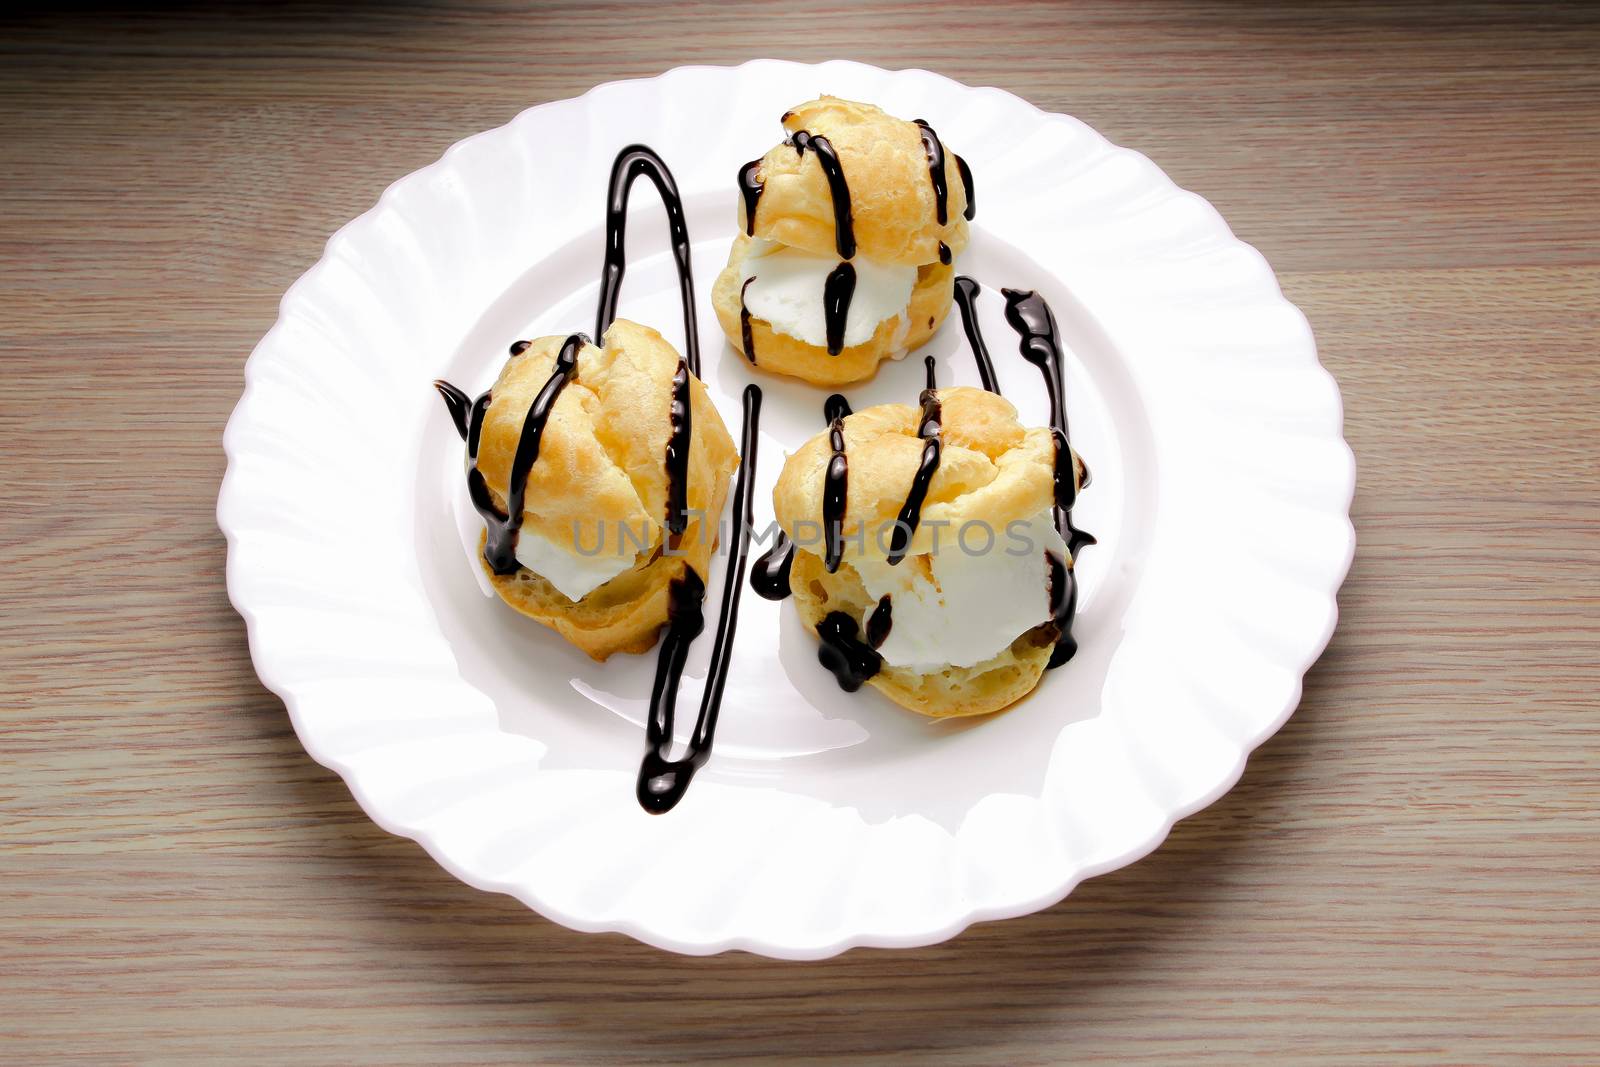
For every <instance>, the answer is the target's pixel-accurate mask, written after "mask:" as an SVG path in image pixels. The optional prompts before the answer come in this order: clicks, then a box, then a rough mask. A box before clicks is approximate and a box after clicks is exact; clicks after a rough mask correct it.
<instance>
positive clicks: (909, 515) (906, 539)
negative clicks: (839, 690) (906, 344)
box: [869, 356, 944, 647]
mask: <svg viewBox="0 0 1600 1067" xmlns="http://www.w3.org/2000/svg"><path fill="white" fill-rule="evenodd" d="M925 362H926V366H927V368H928V387H927V388H926V389H924V390H923V391H922V395H921V396H920V397H918V400H919V401H920V403H921V404H922V421H921V422H920V423H918V424H917V436H918V437H920V438H922V440H923V442H924V443H923V445H922V460H921V462H919V463H918V464H917V473H916V474H915V475H913V476H912V479H911V488H910V490H909V491H908V492H907V493H906V502H905V503H904V504H903V505H902V506H901V508H900V514H899V515H897V516H896V517H895V523H894V531H893V532H892V533H891V534H890V535H889V555H888V563H889V566H891V567H893V566H895V565H897V564H898V563H899V562H900V561H901V560H903V559H905V558H906V548H907V547H908V546H909V545H910V544H911V536H912V534H914V533H916V532H917V524H918V523H920V522H921V521H922V503H923V501H924V500H926V499H927V497H928V486H929V485H930V484H931V483H932V482H933V476H934V474H935V473H937V472H938V470H939V457H940V454H941V452H942V450H943V447H944V445H943V442H942V441H941V440H940V437H939V434H940V432H941V431H942V430H943V428H944V427H943V425H942V424H941V422H940V419H941V416H942V408H941V405H940V404H939V390H938V387H937V383H936V382H935V379H934V362H933V357H932V356H927V357H926V359H925ZM869 633H870V629H869ZM873 647H877V645H876V644H874V646H873Z"/></svg>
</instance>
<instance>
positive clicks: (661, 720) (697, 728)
mask: <svg viewBox="0 0 1600 1067" xmlns="http://www.w3.org/2000/svg"><path fill="white" fill-rule="evenodd" d="M760 424H761V387H760V386H757V385H747V386H745V388H744V428H743V432H742V434H741V440H740V444H739V454H740V456H741V459H740V461H739V476H738V478H737V479H736V480H735V482H734V488H733V521H734V523H735V524H736V526H735V529H736V530H737V536H736V541H735V545H734V552H733V558H732V559H730V560H729V561H728V571H727V575H726V578H725V580H724V582H723V588H722V608H721V611H720V612H719V613H718V615H717V636H716V638H715V640H714V641H713V642H712V645H711V666H710V667H709V668H708V669H707V671H706V684H705V692H704V695H703V696H702V697H701V700H700V716H699V718H697V719H696V720H695V724H694V733H693V734H692V735H691V736H690V738H689V747H688V749H687V751H685V752H684V754H683V755H682V756H681V757H679V758H678V759H671V758H669V754H670V752H671V749H672V722H673V717H674V714H675V712H676V709H677V702H678V682H679V681H680V679H682V677H683V665H684V661H685V660H686V659H687V658H688V655H689V645H690V644H691V643H692V642H693V641H694V639H695V638H696V637H698V636H699V634H700V631H701V630H703V629H704V628H705V613H704V611H703V607H702V602H703V601H704V599H705V592H706V589H705V582H704V581H703V580H702V579H701V578H700V575H699V574H698V573H696V571H695V569H694V568H693V567H691V566H689V565H688V564H685V565H684V568H683V575H682V577H680V578H676V579H674V580H673V581H672V582H671V583H670V584H669V586H668V592H669V599H668V609H667V633H666V636H665V637H664V638H663V639H662V641H661V652H660V655H659V657H658V658H657V660H656V678H655V684H654V686H652V688H651V691H650V718H649V721H648V723H647V724H646V727H645V740H646V747H645V753H644V759H643V760H642V761H640V764H639V778H638V783H637V785H636V787H635V794H636V795H637V796H638V798H639V806H640V807H642V808H644V810H645V811H647V812H649V813H650V814H652V815H660V814H662V813H664V812H668V811H671V810H672V809H673V808H674V807H675V806H677V803H678V801H680V800H682V799H683V795H684V793H685V792H686V791H687V790H688V788H689V782H690V781H691V780H692V779H693V778H694V775H695V772H696V771H698V770H699V769H700V768H701V767H704V766H705V765H706V761H707V760H709V759H710V758H711V746H712V744H713V743H714V741H715V739H716V733H717V718H718V716H719V715H720V714H721V711H722V691H723V688H724V686H725V685H726V684H727V680H728V663H729V661H730V659H731V658H732V655H733V636H734V631H735V630H736V629H737V628H738V625H739V592H740V590H741V589H742V588H743V587H744V569H745V562H746V560H747V559H748V557H749V553H750V496H751V490H752V489H754V488H755V470H756V446H757V444H758V443H759V440H760V432H759V431H760Z"/></svg>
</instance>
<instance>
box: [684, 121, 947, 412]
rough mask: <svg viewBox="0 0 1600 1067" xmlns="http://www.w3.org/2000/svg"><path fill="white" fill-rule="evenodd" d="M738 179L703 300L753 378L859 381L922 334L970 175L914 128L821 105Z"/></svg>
mask: <svg viewBox="0 0 1600 1067" xmlns="http://www.w3.org/2000/svg"><path fill="white" fill-rule="evenodd" d="M783 128H784V130H785V132H786V135H787V136H786V138H785V140H784V141H783V143H782V144H779V145H778V146H777V147H775V148H773V149H772V150H771V151H769V152H767V154H766V155H764V156H762V157H761V158H760V159H757V160H752V161H751V162H749V163H747V164H746V165H745V166H744V167H743V168H742V169H741V170H740V172H739V185H740V189H741V192H742V194H743V195H742V197H741V200H740V204H741V207H740V213H741V218H740V222H741V230H742V231H743V232H742V233H741V234H740V235H739V236H737V237H736V238H735V239H734V243H733V248H732V250H731V251H730V252H729V254H728V265H727V266H726V267H725V268H724V269H723V271H722V273H721V274H720V275H718V277H717V280H716V284H715V285H714V287H713V289H712V295H711V301H712V304H713V305H714V306H715V308H716V312H717V319H718V321H719V322H720V323H721V324H722V329H723V332H724V333H726V334H727V335H728V340H729V342H730V343H731V344H732V345H733V347H734V348H736V349H738V350H739V351H740V352H742V353H743V354H744V355H745V358H747V359H748V360H750V362H751V363H753V364H754V365H755V366H757V367H760V368H762V369H764V370H769V371H772V372H774V373H776V374H784V375H789V376H791V377H795V378H800V379H803V380H805V381H808V382H811V383H813V384H816V385H828V386H833V385H842V384H845V383H848V382H855V381H860V380H862V379H865V378H870V377H872V375H873V374H874V373H875V372H876V371H877V368H878V364H879V363H881V362H882V361H883V360H885V359H889V358H899V357H900V356H903V355H905V354H906V353H907V352H910V351H912V350H914V349H916V348H917V347H918V346H920V345H922V344H923V343H924V342H926V341H927V340H928V339H929V338H930V337H932V336H933V334H934V332H935V331H936V330H937V329H938V328H939V324H940V323H941V322H943V321H944V317H945V315H946V314H948V312H949V311H950V299H951V283H952V279H953V277H954V267H953V266H952V264H953V261H954V258H955V256H956V255H959V254H960V253H961V251H962V250H963V249H964V248H966V245H967V220H968V219H970V218H972V215H973V205H974V201H973V191H972V177H971V173H970V171H969V170H968V168H967V166H966V164H965V163H964V162H963V161H962V160H961V159H960V157H958V156H956V155H955V153H953V152H951V151H949V150H948V149H946V147H945V146H944V143H943V142H942V141H941V140H940V139H939V135H938V134H937V133H936V132H935V131H934V129H933V128H932V127H931V126H929V125H928V124H927V123H926V122H922V121H921V120H918V121H915V122H908V121H906V120H904V119H899V118H895V117H894V116H892V115H890V114H888V113H886V112H884V111H883V110H882V109H880V108H877V107H874V106H873V105H871V104H862V103H856V102H854V101H850V100H842V99H839V98H838V97H832V96H823V97H820V98H818V99H816V100H812V101H810V102H808V103H804V104H800V105H799V106H797V107H795V108H792V109H791V110H789V111H788V112H786V113H785V114H784V116H783Z"/></svg>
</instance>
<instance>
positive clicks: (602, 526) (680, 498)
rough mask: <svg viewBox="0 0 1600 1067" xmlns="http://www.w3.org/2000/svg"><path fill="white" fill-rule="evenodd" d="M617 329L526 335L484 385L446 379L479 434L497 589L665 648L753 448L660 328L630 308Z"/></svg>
mask: <svg viewBox="0 0 1600 1067" xmlns="http://www.w3.org/2000/svg"><path fill="white" fill-rule="evenodd" d="M602 340H603V343H602V344H600V345H595V344H593V343H591V342H590V341H589V339H588V338H587V337H585V336H584V335H582V334H573V335H570V336H567V337H561V336H550V337H540V338H538V339H536V340H533V341H528V342H520V341H519V342H518V343H517V344H516V345H514V346H513V353H514V354H513V355H512V356H511V358H510V359H509V360H508V361H507V362H506V364H505V366H504V367H503V368H502V369H501V371H500V375H499V377H498V378H497V379H496V380H495V383H494V385H493V386H492V387H491V388H490V390H489V391H488V392H487V393H485V394H484V395H483V396H482V397H479V398H478V399H477V400H476V401H473V400H470V399H469V398H468V397H467V396H466V394H464V393H462V392H461V391H460V390H458V389H456V388H455V387H454V386H450V385H448V384H447V383H444V382H439V383H436V385H437V387H438V389H439V391H440V393H441V394H442V395H443V396H444V398H445V401H446V403H447V404H448V405H449V407H450V412H451V416H452V418H454V420H455V423H456V428H457V430H458V431H460V433H461V435H462V437H464V438H465V439H466V441H467V453H468V455H467V467H468V472H467V481H468V491H469V492H470V493H471V496H472V501H473V505H474V506H475V507H477V509H478V511H479V512H480V513H482V514H483V516H484V523H485V532H484V536H483V540H482V551H481V552H480V553H479V556H478V559H479V562H480V563H481V564H482V566H483V568H484V570H485V571H486V572H487V573H488V575H489V581H490V582H491V584H492V585H493V586H494V589H495V592H497V593H498V594H499V595H500V597H501V599H502V600H504V601H505V602H506V603H507V604H509V605H511V606H512V607H513V608H515V609H516V610H518V611H520V612H521V613H522V614H524V615H527V616H529V617H530V618H534V619H537V620H539V621H540V622H542V623H544V624H545V625H546V626H549V627H550V628H551V629H553V630H555V631H556V632H558V633H560V634H561V635H562V636H563V637H565V638H566V639H567V640H568V641H570V642H572V643H573V644H574V645H577V646H578V647H579V648H581V649H583V650H584V651H585V652H587V653H588V654H589V655H590V656H593V657H594V658H595V659H598V660H603V659H605V658H606V657H607V656H610V655H611V654H612V653H614V652H643V651H645V650H646V649H648V648H650V646H651V645H653V644H655V641H656V635H657V631H658V630H659V629H660V628H661V626H662V625H663V624H664V623H666V622H667V612H668V599H669V595H668V586H669V584H670V583H671V582H672V581H673V580H675V579H677V578H680V577H681V576H682V575H683V574H684V571H685V567H690V568H693V569H695V570H696V571H697V572H698V573H700V574H704V573H707V571H708V566H709V562H710V558H711V553H712V551H713V549H714V546H715V531H716V525H717V519H718V517H719V516H720V515H721V514H722V506H723V502H724V501H725V500H726V498H727V492H728V479H729V477H730V475H731V474H732V473H733V470H734V468H735V467H736V466H737V465H738V462H739V457H738V454H737V452H736V451H735V450H734V445H733V440H732V439H731V438H730V437H729V436H728V430H727V428H726V427H725V426H724V425H723V422H722V417H721V415H719V414H718V413H717V409H716V406H715V405H714V404H712V402H711V399H710V397H709V396H708V395H707V394H706V388H705V386H704V384H702V383H701V381H700V379H699V378H697V377H695V376H694V375H693V374H692V373H690V372H689V370H688V367H687V365H686V364H685V362H684V360H683V359H682V358H681V357H680V356H679V355H678V353H677V351H676V350H675V349H673V347H672V346H671V345H670V344H668V343H667V342H666V340H665V339H663V338H662V336H661V335H660V334H659V333H657V332H656V331H655V330H652V329H650V328H649V327H647V326H640V325H638V324H637V323H633V322H629V321H628V320H626V319H617V320H616V321H615V322H613V323H612V324H611V326H610V328H609V329H607V330H606V332H605V335H604V337H603V339H602ZM685 413H687V416H688V417H687V418H685V417H684V416H685ZM669 548H670V549H671V551H668V549H669Z"/></svg>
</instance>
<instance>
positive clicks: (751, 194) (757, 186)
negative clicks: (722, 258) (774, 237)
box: [739, 159, 766, 237]
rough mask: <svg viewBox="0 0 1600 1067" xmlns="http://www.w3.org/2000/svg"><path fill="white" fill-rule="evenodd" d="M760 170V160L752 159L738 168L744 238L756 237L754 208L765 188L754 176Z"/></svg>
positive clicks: (759, 201)
mask: <svg viewBox="0 0 1600 1067" xmlns="http://www.w3.org/2000/svg"><path fill="white" fill-rule="evenodd" d="M760 169H761V160H759V159H752V160H751V161H750V162H748V163H746V164H745V165H744V166H742V167H740V168H739V191H740V192H741V193H743V194H744V233H745V236H746V237H754V236H755V235H756V207H757V205H759V204H760V203H761V194H762V192H763V191H765V189H766V186H765V185H763V184H762V183H761V179H760V178H759V177H757V176H756V172H757V171H759V170H760Z"/></svg>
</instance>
